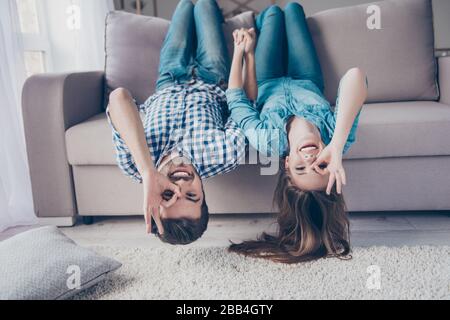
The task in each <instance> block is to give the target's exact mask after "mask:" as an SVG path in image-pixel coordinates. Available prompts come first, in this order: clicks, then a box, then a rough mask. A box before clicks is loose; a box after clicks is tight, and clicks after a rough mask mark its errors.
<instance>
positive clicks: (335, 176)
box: [313, 142, 347, 195]
mask: <svg viewBox="0 0 450 320" xmlns="http://www.w3.org/2000/svg"><path fill="white" fill-rule="evenodd" d="M342 154H343V149H342V148H341V147H339V146H337V145H336V144H335V143H333V142H331V143H330V144H329V145H328V146H327V147H326V148H325V149H324V150H323V151H322V152H321V153H320V154H319V157H318V158H317V160H316V161H315V162H314V164H313V168H314V169H315V170H316V171H317V172H318V173H319V174H321V175H325V174H327V173H329V174H330V178H329V180H328V186H327V190H326V192H327V194H328V195H330V194H331V190H332V188H333V186H334V183H335V182H336V190H337V193H338V194H341V193H342V185H344V186H345V185H346V184H347V178H346V176H345V170H344V167H343V166H342ZM324 165H326V168H321V166H324Z"/></svg>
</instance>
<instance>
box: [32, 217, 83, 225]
mask: <svg viewBox="0 0 450 320" xmlns="http://www.w3.org/2000/svg"><path fill="white" fill-rule="evenodd" d="M75 220H76V219H75V217H54V218H39V224H40V225H42V226H48V225H50V226H57V227H73V226H74V225H75Z"/></svg>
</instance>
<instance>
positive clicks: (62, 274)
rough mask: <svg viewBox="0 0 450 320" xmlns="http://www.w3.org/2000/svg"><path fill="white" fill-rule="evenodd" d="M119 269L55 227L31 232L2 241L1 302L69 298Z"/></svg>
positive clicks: (0, 251)
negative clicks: (80, 245)
mask: <svg viewBox="0 0 450 320" xmlns="http://www.w3.org/2000/svg"><path fill="white" fill-rule="evenodd" d="M120 267H121V264H120V263H119V262H117V261H115V260H113V259H110V258H106V257H102V256H100V255H98V254H96V253H94V252H93V251H91V250H88V249H84V248H82V247H79V246H78V245H77V244H76V243H75V242H73V241H72V240H70V239H69V238H67V237H66V236H65V235H64V234H62V233H61V231H59V230H58V229H57V228H56V227H42V228H39V229H34V230H30V231H27V232H24V233H21V234H19V235H16V236H15V237H12V238H10V239H8V240H5V241H3V242H0V275H1V276H0V300H56V299H58V300H59V299H66V298H68V297H71V296H72V295H74V294H76V293H79V292H81V291H83V290H85V289H87V288H89V287H91V286H93V285H95V284H97V283H98V282H100V281H102V280H103V279H104V278H105V276H106V275H107V274H108V273H109V272H112V271H114V270H116V269H118V268H120Z"/></svg>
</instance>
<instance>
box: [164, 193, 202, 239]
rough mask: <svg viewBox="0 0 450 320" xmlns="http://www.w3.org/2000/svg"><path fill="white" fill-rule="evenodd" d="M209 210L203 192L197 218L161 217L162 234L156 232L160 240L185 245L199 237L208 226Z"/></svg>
mask: <svg viewBox="0 0 450 320" xmlns="http://www.w3.org/2000/svg"><path fill="white" fill-rule="evenodd" d="M208 222H209V210H208V205H207V204H206V199H205V195H204V193H203V203H202V207H201V216H200V219H198V220H192V219H162V220H161V223H162V225H163V228H164V234H163V235H160V234H158V233H157V236H158V238H159V239H161V241H162V242H165V243H169V244H172V245H187V244H190V243H192V242H194V241H197V240H198V239H200V238H201V237H202V236H203V234H204V233H205V231H206V229H207V228H208Z"/></svg>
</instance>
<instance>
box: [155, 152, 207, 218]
mask: <svg viewBox="0 0 450 320" xmlns="http://www.w3.org/2000/svg"><path fill="white" fill-rule="evenodd" d="M160 172H161V173H162V174H164V175H166V176H167V177H168V178H169V180H170V181H172V182H173V183H174V184H176V185H177V186H178V187H180V190H181V197H179V198H178V199H177V201H176V202H175V203H174V204H173V205H172V206H170V207H169V208H164V207H161V218H162V219H190V220H198V219H200V217H201V207H202V204H203V201H204V193H203V183H202V180H201V179H200V177H199V175H198V174H197V172H196V170H195V168H194V167H193V166H192V165H190V164H186V162H182V163H177V161H173V160H172V161H170V162H169V163H167V164H166V165H164V167H163V168H162V169H161V170H160ZM172 197H173V193H172V192H170V191H166V192H165V193H164V194H163V199H164V200H166V201H168V200H170V199H171V198H172Z"/></svg>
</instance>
